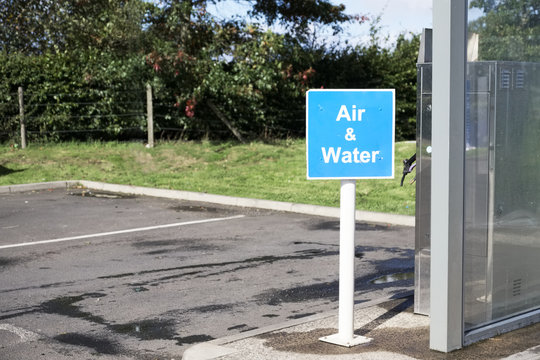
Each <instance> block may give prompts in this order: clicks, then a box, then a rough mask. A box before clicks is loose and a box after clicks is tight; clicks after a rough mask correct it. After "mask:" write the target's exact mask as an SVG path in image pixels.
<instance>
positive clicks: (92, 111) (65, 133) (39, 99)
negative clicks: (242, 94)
mask: <svg viewBox="0 0 540 360" xmlns="http://www.w3.org/2000/svg"><path fill="white" fill-rule="evenodd" d="M169 99H174V97H172V96H168V95H167V94H165V95H164V94H159V93H158V94H155V93H154V94H152V89H149V88H147V89H135V90H115V91H112V90H97V89H94V90H88V89H87V90H85V91H77V92H73V93H50V94H49V93H43V92H40V93H31V92H24V89H22V88H19V92H12V93H7V94H0V142H11V143H13V144H21V145H22V146H23V147H24V146H25V145H26V141H28V142H40V143H41V142H50V141H65V140H82V141H85V140H143V141H144V140H147V142H148V143H152V144H153V141H154V136H155V137H156V138H157V139H161V140H192V139H203V138H204V139H211V140H212V139H216V140H217V139H231V138H235V137H236V138H237V139H239V140H241V141H243V139H244V138H247V139H253V138H265V139H268V138H282V137H287V136H302V135H303V134H304V133H305V118H304V108H303V106H300V107H299V108H298V109H296V110H293V111H290V110H289V111H287V112H286V113H280V112H279V110H276V109H272V108H266V109H258V110H259V111H258V115H257V117H258V118H255V117H253V118H250V114H249V113H242V112H241V111H239V110H238V109H236V108H235V107H234V104H233V105H232V106H230V105H220V104H219V103H216V105H217V106H208V104H207V103H202V104H197V109H196V111H195V114H189V112H188V111H187V109H186V107H185V106H182V105H180V104H179V103H178V102H176V101H175V100H169ZM227 106H228V107H227ZM218 108H219V109H222V110H218ZM260 114H263V115H262V116H261V115H260ZM190 115H191V116H190ZM261 119H262V121H261ZM149 126H150V128H149ZM150 133H151V134H152V139H150V137H149V135H150ZM240 134H242V135H240Z"/></svg>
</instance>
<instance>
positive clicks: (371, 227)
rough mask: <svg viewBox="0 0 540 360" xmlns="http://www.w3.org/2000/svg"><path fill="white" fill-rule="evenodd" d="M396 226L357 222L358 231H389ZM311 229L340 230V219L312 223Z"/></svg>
mask: <svg viewBox="0 0 540 360" xmlns="http://www.w3.org/2000/svg"><path fill="white" fill-rule="evenodd" d="M395 228H396V227H395V226H391V225H377V224H368V223H364V222H357V223H356V226H355V229H356V231H381V230H384V231H388V230H393V229H395ZM308 229H309V230H334V231H339V220H331V221H321V222H318V223H316V224H310V225H309V226H308Z"/></svg>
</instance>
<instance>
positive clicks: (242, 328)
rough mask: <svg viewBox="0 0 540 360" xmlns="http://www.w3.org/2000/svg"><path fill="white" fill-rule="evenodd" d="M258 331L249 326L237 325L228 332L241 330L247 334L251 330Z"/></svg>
mask: <svg viewBox="0 0 540 360" xmlns="http://www.w3.org/2000/svg"><path fill="white" fill-rule="evenodd" d="M255 329H257V327H250V326H248V325H247V324H240V325H235V326H231V327H229V328H227V330H229V331H230V330H240V332H246V331H250V330H255Z"/></svg>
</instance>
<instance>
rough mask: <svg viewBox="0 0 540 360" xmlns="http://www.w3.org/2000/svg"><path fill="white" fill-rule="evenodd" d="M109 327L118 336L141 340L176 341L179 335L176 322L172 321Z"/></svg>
mask: <svg viewBox="0 0 540 360" xmlns="http://www.w3.org/2000/svg"><path fill="white" fill-rule="evenodd" d="M108 327H109V328H110V329H111V330H112V331H114V332H116V333H118V334H124V335H129V336H132V337H136V338H138V339H140V340H174V339H175V336H176V335H177V334H176V326H175V321H174V320H172V319H152V320H141V321H134V322H131V323H127V324H115V325H109V326H108Z"/></svg>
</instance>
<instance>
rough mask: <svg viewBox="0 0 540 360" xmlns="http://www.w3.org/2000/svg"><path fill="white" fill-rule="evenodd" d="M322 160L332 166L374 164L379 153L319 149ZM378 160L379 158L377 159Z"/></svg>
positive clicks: (356, 149)
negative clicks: (338, 164)
mask: <svg viewBox="0 0 540 360" xmlns="http://www.w3.org/2000/svg"><path fill="white" fill-rule="evenodd" d="M321 151H322V156H323V160H324V162H325V163H326V164H328V163H329V162H330V161H332V162H333V163H334V164H337V163H343V164H352V163H353V162H354V163H357V164H359V163H363V164H366V163H369V162H371V163H374V162H376V161H377V155H379V154H380V151H371V152H370V151H360V150H358V148H354V150H353V151H348V150H344V151H342V150H341V146H340V147H338V148H337V149H336V148H334V147H333V146H330V147H329V148H328V149H326V148H325V147H321ZM379 158H380V157H379Z"/></svg>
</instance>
